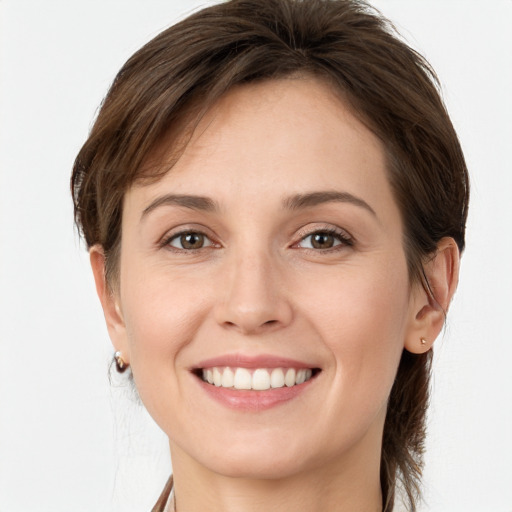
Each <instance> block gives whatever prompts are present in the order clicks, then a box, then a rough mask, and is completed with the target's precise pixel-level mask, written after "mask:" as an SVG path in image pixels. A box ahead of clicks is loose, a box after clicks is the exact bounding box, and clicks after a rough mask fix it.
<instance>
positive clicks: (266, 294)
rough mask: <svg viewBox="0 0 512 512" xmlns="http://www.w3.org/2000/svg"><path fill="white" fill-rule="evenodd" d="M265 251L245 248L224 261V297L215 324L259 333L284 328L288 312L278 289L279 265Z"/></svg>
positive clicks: (266, 249)
mask: <svg viewBox="0 0 512 512" xmlns="http://www.w3.org/2000/svg"><path fill="white" fill-rule="evenodd" d="M277 260H278V258H277V256H276V255H273V254H272V252H271V250H270V249H268V248H265V247H261V246H260V247H255V244H250V245H249V244H247V245H245V246H244V247H238V248H237V249H233V250H232V251H231V254H230V257H228V258H227V259H226V261H225V265H226V267H227V268H226V274H224V275H225V282H224V283H223V284H222V286H224V293H222V294H221V296H222V299H221V300H220V303H219V304H218V309H217V321H218V322H219V323H221V324H222V325H224V326H226V327H232V328H236V329H238V330H239V331H241V332H243V333H245V334H248V333H259V332H262V331H266V330H269V329H275V328H278V327H279V326H284V325H286V324H288V323H289V322H290V320H291V316H292V310H291V305H290V304H289V302H288V300H287V297H286V293H285V290H284V288H283V286H282V276H281V272H282V270H281V269H282V265H281V264H280V262H279V261H277Z"/></svg>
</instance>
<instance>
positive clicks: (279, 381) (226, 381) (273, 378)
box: [194, 366, 320, 391]
mask: <svg viewBox="0 0 512 512" xmlns="http://www.w3.org/2000/svg"><path fill="white" fill-rule="evenodd" d="M319 372H320V369H319V368H300V369H296V368H254V369H249V368H240V367H239V368H234V367H229V366H226V367H219V366H214V367H211V368H199V369H197V370H196V371H194V373H195V375H197V377H199V378H200V379H201V380H202V381H203V382H206V383H208V384H211V385H213V386H216V387H219V388H227V389H236V390H240V391H242V390H255V391H266V390H269V389H279V388H284V387H287V388H291V387H294V386H300V385H301V384H304V383H305V382H307V381H309V380H311V379H312V378H314V377H315V376H316V375H318V373H319Z"/></svg>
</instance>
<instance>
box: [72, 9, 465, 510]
mask: <svg viewBox="0 0 512 512" xmlns="http://www.w3.org/2000/svg"><path fill="white" fill-rule="evenodd" d="M436 84H437V82H436V78H435V75H434V73H433V71H432V70H431V69H430V67H429V66H428V64H427V63H426V62H425V61H424V60H423V59H422V58H421V57H420V56H419V55H418V54H416V53H415V52H414V51H413V50H411V49H410V48H409V47H407V46H406V45H405V44H404V43H403V42H401V41H400V40H399V39H398V38H397V37H396V36H395V35H394V33H393V31H392V29H391V27H390V26H389V24H388V23H387V22H386V21H385V20H384V19H383V18H382V17H380V15H378V14H377V13H375V12H374V11H372V10H371V8H370V7H369V6H367V5H366V4H364V3H362V2H359V1H350V0H349V1H347V0H339V1H320V0H306V1H302V2H299V1H293V0H246V1H242V0H240V1H237V0H235V1H231V2H227V3H222V4H219V5H216V6H212V7H209V8H206V9H204V10H203V11H200V12H198V13H196V14H194V15H192V16H190V17H189V18H187V19H186V20H184V21H182V22H180V23H178V24H177V25H175V26H174V27H171V28H170V29H168V30H166V31H164V32H163V33H162V34H160V35H159V36H157V37H156V38H155V39H154V40H153V41H151V42H150V43H148V44H147V45H146V46H145V47H143V48H142V49H141V50H140V51H139V52H137V53H136V54H135V55H134V56H133V57H132V58H131V59H129V61H128V62H127V63H126V64H125V66H124V67H123V68H122V70H121V71H120V72H119V74H118V76H117V78H116V80H115V81H114V84H113V85H112V88H111V90H110V91H109V93H108V95H107V97H106V99H105V102H104V104H103V106H102V108H101V111H100V113H99V115H98V118H97V120H96V122H95V124H94V127H93V129H92V131H91V134H90V136H89V138H88V140H87V141H86V143H85V145H84V146H83V148H82V150H81V151H80V153H79V155H78V157H77V159H76V162H75V167H74V171H73V177H72V191H73V197H74V200H75V215H76V220H77V223H78V225H79V227H80V228H81V230H82V232H83V235H84V237H85V240H86V242H87V244H88V247H89V250H90V258H91V265H92V269H93V274H94V277H95V281H96V287H97V291H98V295H99V297H100V300H101V302H102V306H103V309H104V313H105V318H106V322H107V327H108V330H109V334H110V337H111V339H112V342H113V344H114V347H115V349H116V354H115V363H116V367H117V369H118V370H119V371H121V372H123V371H125V370H126V369H127V368H129V371H130V372H131V374H132V376H133V379H134V383H135V386H136V388H137V391H138V393H139V395H140V397H141V399H142V402H143V403H144V405H145V407H146V408H147V409H148V411H149V412H150V414H151V415H152V416H153V418H154V419H155V421H156V422H157V423H158V424H159V425H160V427H161V428H162V429H163V431H164V432H165V433H166V434H167V435H168V437H169V445H170V451H171V458H172V463H173V480H170V481H169V484H168V485H167V486H166V489H165V490H164V492H163V494H162V496H161V497H160V499H159V501H158V503H157V505H156V506H155V508H154V510H173V509H176V510H178V511H180V510H181V511H193V510H200V509H201V510H211V511H214V510H237V511H242V510H243V511H249V510H308V511H315V510H322V511H331V510H332V511H334V510H365V511H366V510H379V511H380V510H384V511H390V510H392V508H393V503H394V501H395V494H396V489H397V482H401V484H400V485H401V486H402V487H403V489H404V491H405V494H406V496H407V499H408V508H409V509H410V510H415V507H416V503H417V500H418V498H419V479H420V476H421V467H422V453H423V442H424V438H425V412H426V408H427V401H428V382H429V371H430V361H431V356H432V345H433V343H434V341H435V339H436V337H437V336H438V334H439V333H440V331H441V330H442V327H443V324H444V320H445V315H446V311H447V309H448V306H449V303H450V300H451V297H452V296H453V293H454V291H455V288H456V285H457V279H458V268H459V256H460V252H461V251H462V250H463V248H464V227H465V221H466V215H467V204H468V178H467V170H466V166H465V163H464V157H463V155H462V152H461V149H460V145H459V143H458V140H457V136H456V134H455V132H454V130H453V127H452V125H451V122H450V120H449V118H448V115H447V113H446V111H445V108H444V106H443V104H442V101H441V100H440V98H439V94H438V92H437V89H436ZM171 488H173V492H171Z"/></svg>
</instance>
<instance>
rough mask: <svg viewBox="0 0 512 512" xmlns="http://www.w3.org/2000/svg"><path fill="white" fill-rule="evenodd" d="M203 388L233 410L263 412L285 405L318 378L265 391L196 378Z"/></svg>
mask: <svg viewBox="0 0 512 512" xmlns="http://www.w3.org/2000/svg"><path fill="white" fill-rule="evenodd" d="M196 380H197V381H198V382H199V385H200V386H201V388H202V389H203V390H204V391H205V392H206V393H207V394H208V396H210V397H211V398H213V399H214V400H216V401H217V402H219V403H221V404H222V405H225V406H227V407H229V408H231V409H238V410H245V411H263V410H266V409H271V408H272V407H276V406H278V405H281V404H285V403H286V402H289V401H290V400H293V399H294V398H295V397H297V396H299V395H301V394H303V393H304V392H306V391H307V390H308V389H309V388H310V386H311V384H312V383H313V381H314V380H316V376H314V377H312V378H311V379H309V380H308V381H306V382H304V383H302V384H297V385H295V386H291V387H286V386H284V387H282V388H271V389H268V390H265V391H255V390H252V389H248V390H237V389H231V388H223V387H220V386H214V385H213V384H209V383H208V382H204V381H203V380H201V379H200V378H198V377H196Z"/></svg>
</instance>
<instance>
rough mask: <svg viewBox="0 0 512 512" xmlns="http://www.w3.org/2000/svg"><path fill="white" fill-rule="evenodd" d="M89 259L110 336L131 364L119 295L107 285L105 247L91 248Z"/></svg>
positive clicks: (95, 246) (115, 346)
mask: <svg viewBox="0 0 512 512" xmlns="http://www.w3.org/2000/svg"><path fill="white" fill-rule="evenodd" d="M89 258H90V261H91V267H92V273H93V275H94V281H95V283H96V293H97V294H98V297H99V299H100V302H101V306H102V308H103V314H104V316H105V322H106V323H107V329H108V334H109V336H110V339H111V341H112V344H113V345H114V348H115V349H116V350H119V351H121V353H122V358H123V360H124V361H125V362H126V363H127V364H129V362H130V358H129V346H128V342H127V337H126V326H125V323H124V319H123V314H122V310H121V307H120V303H119V294H118V293H116V292H115V291H114V290H113V289H112V288H111V286H109V284H108V283H107V279H106V272H105V253H104V251H103V247H102V246H101V245H94V246H93V247H91V248H90V250H89Z"/></svg>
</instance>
